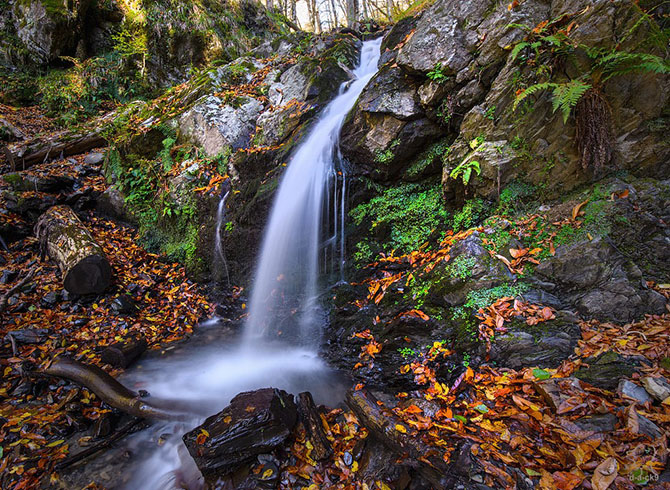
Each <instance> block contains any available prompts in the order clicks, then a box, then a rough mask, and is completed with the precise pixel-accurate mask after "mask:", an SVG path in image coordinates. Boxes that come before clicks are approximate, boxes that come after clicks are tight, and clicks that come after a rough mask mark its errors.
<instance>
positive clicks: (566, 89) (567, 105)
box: [551, 80, 591, 123]
mask: <svg viewBox="0 0 670 490" xmlns="http://www.w3.org/2000/svg"><path fill="white" fill-rule="evenodd" d="M590 88H591V85H590V84H588V83H584V82H580V81H579V80H570V81H569V82H567V83H561V84H558V85H556V87H554V91H553V96H554V98H553V100H552V101H551V105H552V107H553V110H554V112H556V111H557V110H558V109H560V110H561V112H562V113H563V123H567V122H568V118H569V117H570V112H571V111H572V109H573V108H574V107H575V106H576V105H577V103H578V102H579V100H580V99H581V98H582V96H583V95H584V94H585V93H586V91H587V90H589V89H590Z"/></svg>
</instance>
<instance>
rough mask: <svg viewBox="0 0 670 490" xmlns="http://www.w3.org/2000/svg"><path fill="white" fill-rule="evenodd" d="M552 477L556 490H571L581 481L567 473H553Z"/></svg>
mask: <svg viewBox="0 0 670 490" xmlns="http://www.w3.org/2000/svg"><path fill="white" fill-rule="evenodd" d="M552 476H553V477H554V484H555V485H556V488H557V489H558V490H572V489H573V488H576V487H577V486H578V485H579V484H580V483H581V482H582V480H583V478H582V477H579V476H577V475H574V474H572V473H568V472H567V471H555V472H554V474H553V475H552Z"/></svg>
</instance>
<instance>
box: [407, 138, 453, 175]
mask: <svg viewBox="0 0 670 490" xmlns="http://www.w3.org/2000/svg"><path fill="white" fill-rule="evenodd" d="M450 151H451V148H450V147H449V144H448V143H447V140H442V141H439V142H437V143H435V144H433V145H431V146H430V147H429V148H428V149H427V150H425V151H423V152H422V153H421V154H420V155H419V156H418V157H417V158H416V159H415V160H414V162H412V164H411V165H410V166H409V167H408V168H407V170H406V171H405V176H406V177H407V178H408V179H409V180H414V179H418V178H420V177H421V176H422V175H423V174H424V173H425V172H426V170H427V169H429V168H430V167H431V166H432V165H433V164H435V163H437V162H439V160H441V159H442V158H444V157H445V156H446V155H448V154H449V152H450Z"/></svg>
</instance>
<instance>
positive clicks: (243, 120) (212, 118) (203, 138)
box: [179, 95, 263, 157]
mask: <svg viewBox="0 0 670 490" xmlns="http://www.w3.org/2000/svg"><path fill="white" fill-rule="evenodd" d="M235 106H237V107H235ZM235 106H233V105H230V104H226V103H225V102H224V101H223V100H222V99H221V98H220V97H216V96H214V95H209V96H206V97H205V98H203V99H202V100H201V101H200V102H198V103H197V104H196V105H195V106H194V107H193V108H191V109H190V110H189V111H187V112H186V113H185V114H183V115H182V116H181V117H180V118H179V132H180V137H181V138H183V139H185V140H189V141H191V142H193V143H194V144H196V145H198V146H200V147H202V149H203V150H204V151H205V154H207V155H208V156H210V157H214V156H216V155H218V154H219V153H221V152H222V151H223V150H224V149H225V148H227V147H231V148H233V149H234V150H237V149H239V148H247V147H248V146H249V143H250V140H251V136H252V134H253V132H254V130H255V128H256V124H255V123H256V119H257V118H258V116H259V115H260V113H261V111H262V109H263V104H262V103H261V102H259V101H258V100H256V99H254V98H251V97H240V100H238V101H236V102H235Z"/></svg>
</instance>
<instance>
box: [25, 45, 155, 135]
mask: <svg viewBox="0 0 670 490" xmlns="http://www.w3.org/2000/svg"><path fill="white" fill-rule="evenodd" d="M64 59H65V60H66V61H69V62H71V63H72V64H73V66H72V67H70V68H67V69H59V70H53V71H51V72H50V73H48V74H47V75H45V76H43V77H41V78H39V79H38V80H37V85H38V87H39V95H40V105H41V106H42V107H43V108H44V110H45V112H46V113H47V115H49V116H51V117H54V118H56V121H57V122H58V123H60V124H62V125H66V124H74V123H77V122H79V121H81V119H83V118H86V117H89V116H92V115H95V114H97V113H98V112H100V111H101V110H102V109H104V108H105V105H106V104H110V103H112V104H114V103H122V102H126V101H128V100H130V99H131V98H135V97H137V96H140V95H144V94H145V93H146V87H145V86H144V84H143V82H142V80H141V79H139V78H138V77H137V74H136V73H133V72H127V71H124V70H122V69H121V68H122V67H121V64H120V63H121V60H120V58H119V57H118V55H117V54H115V53H112V54H108V55H105V56H101V57H98V58H90V59H88V60H86V61H84V62H80V61H78V60H76V59H74V58H64Z"/></svg>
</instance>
